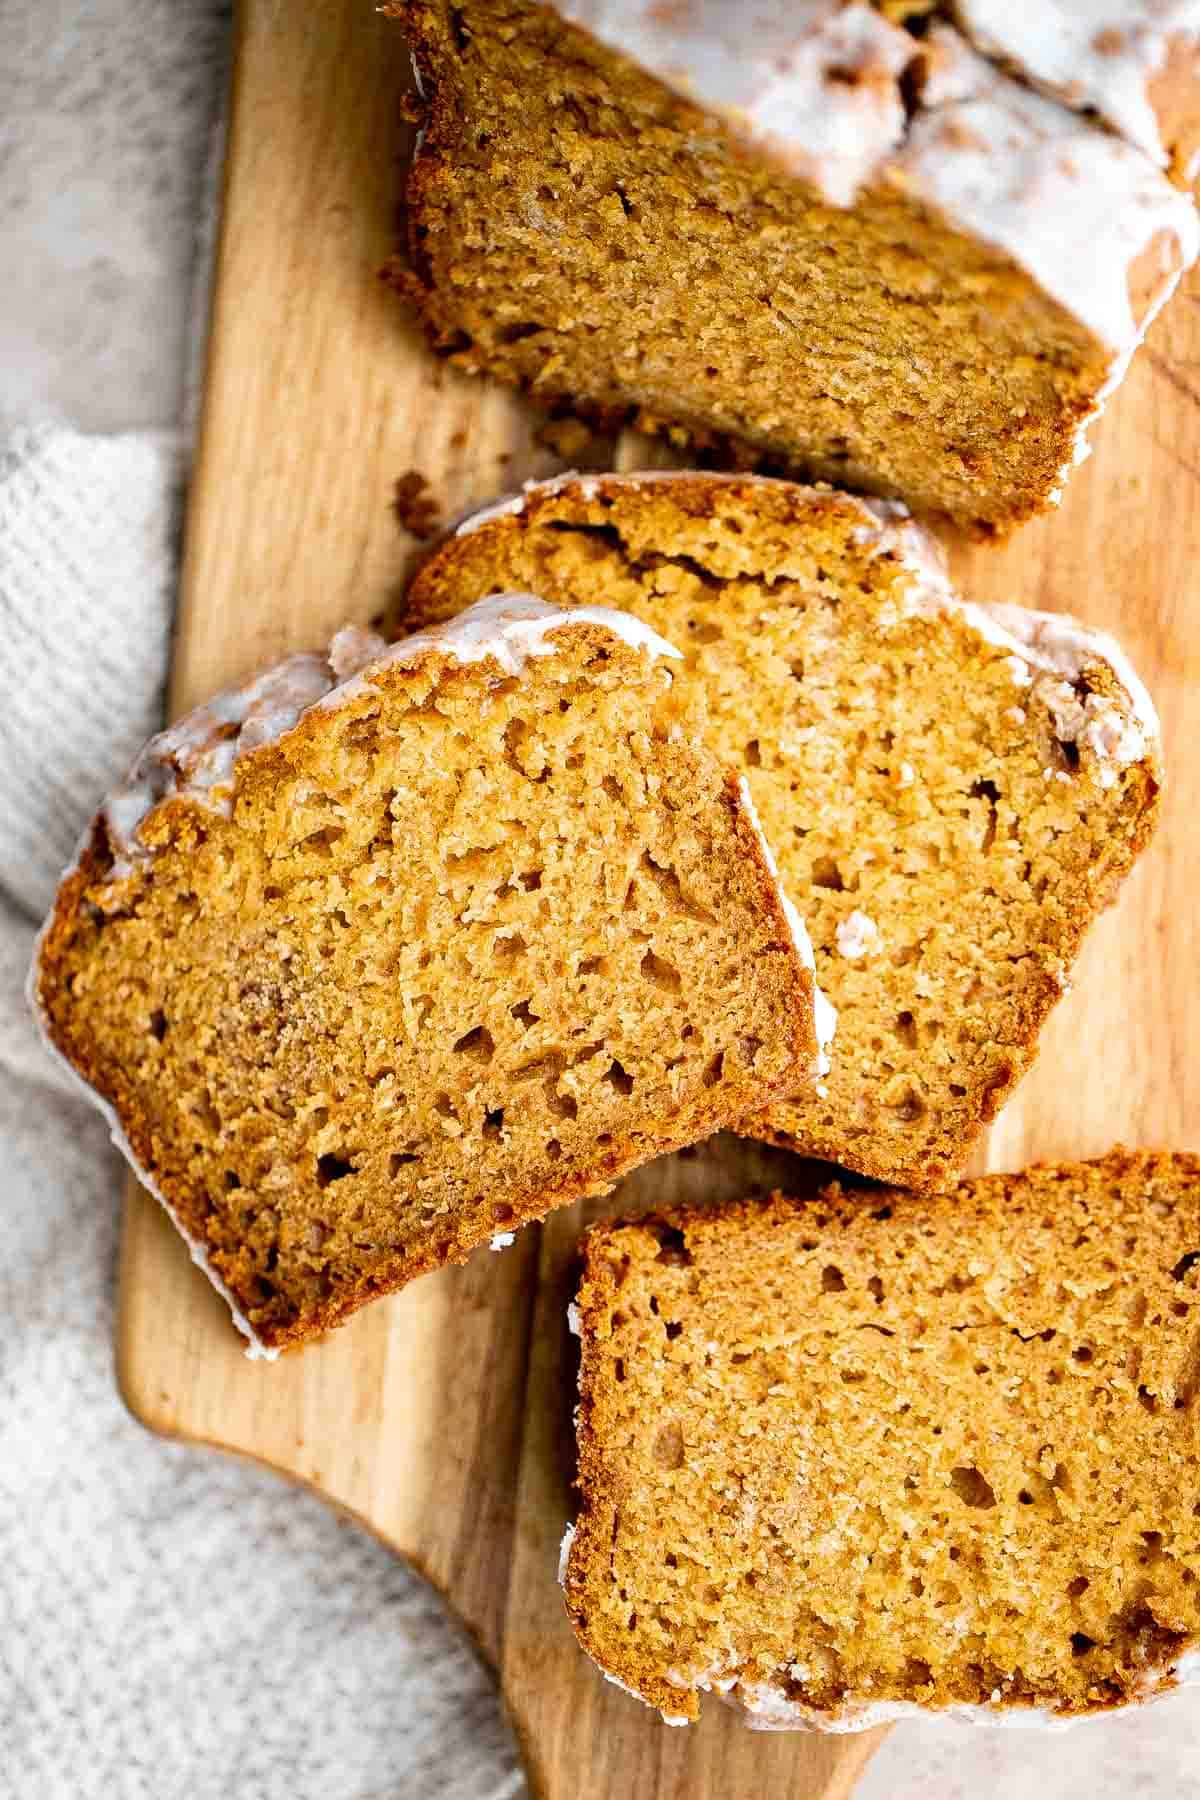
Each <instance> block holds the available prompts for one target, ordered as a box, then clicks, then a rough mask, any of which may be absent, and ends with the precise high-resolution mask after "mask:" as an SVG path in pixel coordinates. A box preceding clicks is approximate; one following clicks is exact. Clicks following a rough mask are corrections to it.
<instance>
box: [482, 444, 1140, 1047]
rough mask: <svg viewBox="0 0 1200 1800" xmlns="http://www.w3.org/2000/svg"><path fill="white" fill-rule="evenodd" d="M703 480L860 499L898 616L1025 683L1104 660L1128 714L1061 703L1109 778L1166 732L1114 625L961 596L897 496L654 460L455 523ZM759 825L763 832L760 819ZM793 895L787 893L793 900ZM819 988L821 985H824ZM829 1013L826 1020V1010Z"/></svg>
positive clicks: (1092, 700) (868, 541)
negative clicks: (934, 624)
mask: <svg viewBox="0 0 1200 1800" xmlns="http://www.w3.org/2000/svg"><path fill="white" fill-rule="evenodd" d="M697 480H702V481H706V482H717V483H721V482H724V483H726V484H728V485H730V486H738V485H740V484H742V483H745V482H747V481H750V482H753V483H755V484H758V485H762V486H767V487H782V488H787V489H789V490H790V491H791V492H793V493H795V494H797V495H800V496H806V497H809V498H811V499H813V500H828V499H830V498H836V499H837V500H838V501H839V502H840V503H843V504H845V505H847V506H851V507H854V508H855V509H856V510H858V511H859V512H860V513H861V514H862V515H863V524H862V525H861V526H858V527H856V528H855V531H854V536H855V539H856V541H857V542H858V543H860V544H862V545H864V546H866V547H869V548H871V549H872V550H874V552H875V553H876V554H878V555H892V556H895V557H897V558H898V559H900V560H901V561H902V562H903V563H904V564H905V565H906V567H907V568H908V569H909V570H910V571H911V573H912V575H913V577H914V579H913V583H912V586H911V588H910V589H909V591H908V592H907V594H905V595H904V597H903V600H902V602H901V607H900V610H899V612H898V614H897V617H898V618H899V617H903V616H908V615H911V614H913V613H927V614H934V615H936V614H944V613H954V614H957V615H958V616H959V617H960V618H962V619H963V620H964V622H965V623H966V624H968V625H970V626H971V627H972V629H973V630H975V631H977V632H978V633H979V635H980V636H981V637H983V638H985V639H986V640H987V642H988V643H990V644H994V645H996V646H997V648H999V649H1003V650H1006V651H1008V653H1009V672H1010V674H1011V676H1012V680H1013V683H1014V685H1015V686H1017V687H1030V686H1031V685H1033V684H1035V683H1036V682H1037V680H1038V676H1039V675H1054V676H1057V677H1058V678H1059V680H1060V681H1061V680H1064V679H1065V680H1066V681H1069V682H1078V681H1080V680H1081V678H1082V676H1083V674H1084V671H1085V670H1086V668H1087V666H1088V665H1089V664H1095V663H1106V664H1107V665H1108V667H1109V668H1110V669H1111V671H1112V673H1113V675H1114V677H1115V678H1116V680H1117V682H1118V684H1119V685H1120V686H1121V687H1122V688H1123V689H1124V690H1125V695H1126V701H1127V706H1128V716H1127V715H1126V713H1125V710H1124V709H1123V708H1122V707H1121V706H1120V705H1119V704H1114V701H1113V700H1112V699H1109V698H1106V697H1105V696H1103V695H1088V696H1086V697H1084V698H1083V699H1082V700H1081V699H1080V698H1079V696H1073V698H1074V700H1075V701H1076V703H1077V704H1078V705H1079V706H1081V707H1082V716H1081V717H1079V718H1078V719H1075V717H1074V715H1073V714H1072V715H1069V716H1068V715H1067V713H1066V712H1065V709H1064V708H1063V707H1062V705H1061V704H1060V707H1059V711H1060V714H1061V716H1062V718H1063V720H1064V721H1065V722H1066V726H1067V728H1068V729H1071V728H1074V730H1075V735H1074V736H1072V737H1068V738H1066V739H1064V741H1066V742H1079V743H1083V744H1085V745H1087V747H1088V748H1089V749H1091V750H1092V751H1093V752H1094V754H1095V757H1096V770H1097V777H1098V779H1099V781H1100V783H1101V785H1102V786H1105V787H1111V786H1112V785H1114V783H1115V781H1116V779H1117V771H1118V769H1120V768H1122V767H1127V766H1129V765H1130V764H1131V763H1135V762H1140V761H1141V760H1142V758H1143V757H1144V756H1146V755H1147V754H1148V753H1149V751H1150V749H1151V747H1152V746H1153V745H1154V744H1156V743H1157V741H1158V739H1159V735H1160V733H1159V724H1158V717H1157V715H1156V713H1155V710H1154V703H1153V701H1152V700H1151V698H1150V695H1149V694H1148V693H1147V691H1146V688H1145V686H1144V684H1143V683H1142V681H1141V680H1140V678H1139V677H1138V674H1137V672H1136V670H1135V669H1134V667H1133V665H1132V663H1131V662H1130V661H1129V658H1128V657H1127V656H1126V654H1125V652H1124V651H1123V650H1122V648H1121V646H1120V645H1119V644H1118V643H1117V641H1116V639H1115V638H1113V637H1110V636H1109V635H1108V633H1107V632H1103V631H1097V630H1094V629H1093V628H1092V627H1091V626H1088V625H1084V624H1082V623H1081V622H1080V621H1079V620H1078V619H1075V618H1072V617H1071V616H1070V615H1069V614H1066V613H1046V612H1035V611H1033V610H1032V609H1031V608H1029V607H1025V606H1013V605H1009V604H1005V603H1004V602H1001V601H994V602H989V603H986V604H978V603H975V602H973V601H969V600H961V599H960V598H959V597H958V595H957V594H956V593H955V591H954V588H953V587H952V586H951V583H950V579H949V576H948V574H947V572H946V565H945V560H944V557H943V554H942V551H941V548H940V546H939V545H938V544H937V542H936V540H935V539H934V538H932V537H931V536H930V535H929V533H928V532H926V531H924V530H923V529H922V528H921V527H920V526H919V525H917V524H915V523H914V521H913V520H912V519H911V518H910V517H909V515H908V511H907V508H905V507H904V506H902V505H901V504H900V503H899V502H896V501H880V500H867V499H863V498H862V497H860V496H859V495H856V494H842V493H835V490H832V489H826V488H813V487H802V486H800V485H798V484H796V483H794V482H788V481H783V480H780V479H779V478H778V477H775V476H763V475H757V476H747V475H726V476H719V475H707V474H705V475H700V474H698V473H697V472H696V471H694V470H684V469H656V470H648V471H646V472H644V473H641V474H632V473H631V474H624V475H605V476H603V477H600V476H594V475H589V476H586V477H579V476H576V475H571V474H566V475H558V476H555V477H554V479H553V480H551V481H544V482H527V483H526V485H525V488H524V489H523V491H522V492H521V493H520V494H516V495H512V496H510V497H509V498H507V499H505V500H504V501H502V502H501V503H500V504H499V505H497V506H491V507H486V508H484V509H483V511H481V512H477V513H473V514H471V515H470V516H469V517H468V518H466V519H464V520H463V521H462V523H461V524H460V525H459V526H458V528H457V532H456V536H459V537H463V536H467V535H469V534H470V533H471V532H474V531H478V530H480V529H481V528H482V527H483V526H485V525H487V524H489V523H491V522H492V521H494V520H496V519H499V518H504V517H510V516H511V517H516V516H519V515H520V514H521V513H522V512H524V511H525V509H526V507H527V506H529V505H531V504H533V503H535V502H536V501H537V500H538V499H539V498H553V497H554V496H555V495H558V494H563V493H567V492H568V491H570V490H571V489H572V488H576V489H577V490H578V492H579V496H580V498H581V499H583V500H585V501H589V502H590V501H592V500H595V499H598V498H599V497H600V496H601V495H602V494H603V493H604V492H606V491H607V490H609V489H613V488H616V489H620V488H626V489H628V488H635V489H636V488H639V487H642V486H644V485H646V484H648V483H651V482H670V481H685V482H687V481H697ZM1035 697H1036V698H1039V699H1042V700H1043V701H1044V702H1046V701H1048V693H1047V690H1046V688H1045V684H1039V685H1038V687H1037V692H1036V695H1035ZM751 806H753V802H751ZM756 823H757V817H756ZM759 830H760V833H761V825H760V826H759ZM769 855H770V850H769V846H768V856H769ZM772 867H774V864H772ZM787 904H788V902H787V901H786V899H785V905H787ZM801 929H803V927H801ZM806 935H807V934H806ZM797 949H798V950H799V953H800V955H801V957H802V958H803V957H804V950H803V946H802V945H801V944H800V943H799V942H798V943H797ZM817 993H818V994H820V990H819V989H818V990H817ZM825 1007H828V1002H827V1001H826V1000H825V998H824V996H823V995H820V1000H819V1001H816V1000H814V1011H815V1012H817V1013H818V1014H819V1015H820V1014H822V1012H823V1009H824V1008H825ZM828 1011H829V1013H830V1014H832V1023H833V1025H836V1018H837V1015H836V1013H835V1012H834V1011H833V1008H832V1007H829V1008H828ZM825 1017H826V1020H827V1017H828V1015H825ZM817 1029H818V1037H819V1038H820V1035H821V1030H822V1017H821V1016H818V1018H817ZM830 1041H831V1040H830Z"/></svg>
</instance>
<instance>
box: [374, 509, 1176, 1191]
mask: <svg viewBox="0 0 1200 1800" xmlns="http://www.w3.org/2000/svg"><path fill="white" fill-rule="evenodd" d="M506 587H521V588H525V589H529V590H530V591H531V592H534V593H540V594H544V595H546V596H547V597H548V598H549V599H551V600H553V601H555V602H556V603H560V604H567V603H570V602H572V601H589V602H592V601H597V600H601V599H602V600H603V601H604V602H605V603H608V604H613V605H617V606H620V607H623V608H625V609H627V610H628V611H629V612H632V613H635V614H636V615H637V616H638V618H640V619H642V620H643V621H644V622H645V623H646V624H648V625H650V626H651V627H652V628H653V629H654V630H656V631H659V632H661V633H662V634H663V635H664V636H665V637H667V638H668V639H670V641H671V642H672V643H676V644H679V645H680V646H682V647H683V648H684V649H685V651H686V672H687V674H688V675H690V676H691V677H693V678H694V679H695V680H696V681H697V682H698V684H699V685H700V686H702V687H703V688H704V689H705V691H706V693H707V696H708V701H709V709H710V717H711V743H712V746H713V748H714V749H715V750H716V751H717V753H718V754H719V755H720V756H721V757H723V758H724V759H726V760H727V761H730V762H738V763H740V764H741V766H742V768H743V769H744V771H745V775H746V779H747V781H748V782H749V785H750V789H751V792H752V793H753V796H754V801H755V805H756V806H757V808H758V810H759V813H760V814H761V817H762V820H763V824H764V827H765V829H766V833H767V837H768V839H769V841H770V843H771V845H772V847H773V849H774V851H775V854H776V856H777V858H778V860H779V865H780V869H781V871H782V876H783V881H784V886H785V888H786V889H787V891H788V892H789V893H791V894H792V895H793V897H794V898H795V899H796V900H797V902H798V903H799V904H800V905H801V909H802V911H803V912H804V915H805V922H806V924H807V926H808V928H809V930H810V931H811V932H812V935H813V941H814V946H815V949H816V955H817V963H818V981H819V983H820V985H821V987H822V989H823V990H824V991H825V992H826V993H827V994H828V995H829V997H830V999H831V1000H832V1002H833V1004H834V1005H835V1006H836V1007H837V1008H838V1010H839V1012H840V1015H841V1022H840V1025H839V1030H838V1039H837V1050H836V1054H835V1056H834V1059H833V1069H832V1072H831V1073H830V1075H829V1077H828V1079H827V1081H826V1082H824V1083H823V1084H822V1085H821V1086H820V1087H819V1088H817V1089H812V1090H809V1091H807V1092H805V1093H803V1094H801V1095H799V1096H797V1097H796V1098H794V1099H788V1100H782V1101H779V1102H776V1103H774V1104H772V1106H771V1108H770V1109H769V1111H768V1112H767V1113H766V1114H765V1115H764V1116H763V1117H762V1118H761V1119H760V1120H759V1121H758V1123H757V1125H756V1126H754V1127H753V1129H754V1130H755V1132H756V1133H757V1134H758V1135H760V1136H766V1137H770V1138H771V1139H773V1140H774V1141H775V1142H777V1143H781V1144H784V1145H787V1146H791V1147H793V1148H795V1149H798V1150H800V1151H801V1152H803V1153H804V1154H806V1155H810V1156H815V1157H820V1158H823V1159H825V1160H827V1161H831V1162H837V1163H840V1164H842V1165H843V1166H845V1167H847V1168H850V1169H854V1170H857V1171H860V1172H862V1173H864V1174H867V1175H873V1176H876V1177H878V1178H879V1179H881V1180H886V1181H894V1182H897V1183H898V1184H900V1185H902V1186H906V1187H926V1188H930V1187H933V1188H936V1187H938V1186H941V1185H943V1184H944V1183H945V1181H946V1180H947V1179H948V1178H951V1177H953V1176H954V1175H955V1174H957V1172H958V1171H959V1170H960V1169H961V1168H962V1166H963V1164H964V1162H965V1160H966V1158H967V1155H968V1153H969V1151H970V1148H971V1145H972V1143H973V1142H974V1140H975V1138H976V1137H977V1135H978V1133H979V1130H980V1128H981V1126H982V1125H983V1124H984V1123H985V1122H986V1121H987V1120H989V1119H990V1118H992V1117H993V1116H994V1114H995V1113H996V1111H997V1109H998V1108H999V1106H1000V1105H1001V1104H1002V1103H1003V1101H1004V1100H1005V1098H1006V1097H1007V1095H1008V1094H1009V1092H1010V1091H1011V1089H1012V1087H1013V1084H1014V1083H1015V1082H1016V1080H1017V1079H1018V1077H1019V1076H1020V1075H1021V1074H1022V1072H1023V1071H1024V1070H1025V1069H1026V1068H1027V1067H1028V1066H1029V1063H1030V1061H1031V1059H1032V1057H1033V1054H1034V1048H1035V1042H1036V1038H1037V1034H1038V1031H1039V1029H1040V1028H1041V1025H1042V1023H1043V1021H1044V1019H1045V1017H1046V1015H1047V1013H1048V1012H1049V1010H1050V1008H1051V1006H1053V1005H1054V1003H1055V1001H1056V1000H1057V999H1058V998H1059V996H1060V995H1061V994H1062V992H1063V990H1064V988H1065V987H1066V985H1067V981H1068V977H1069V973H1070V968H1071V964H1072V962H1073V961H1074V959H1075V956H1076V953H1077V952H1078V950H1079V946H1080V942H1081V939H1082V937H1083V934H1084V932H1085V931H1086V929H1087V926H1088V924H1089V923H1090V922H1091V920H1092V919H1093V918H1094V917H1095V915H1096V913H1097V912H1098V911H1099V910H1100V908H1101V907H1103V906H1104V905H1106V904H1107V903H1108V902H1109V901H1110V900H1111V899H1112V898H1113V896H1114V895H1115V893H1116V890H1117V888H1118V885H1119V883H1120V881H1121V878H1122V877H1123V876H1124V875H1125V874H1126V873H1127V871H1128V870H1129V868H1130V866H1131V864H1132V862H1133V860H1134V858H1135V857H1136V856H1137V854H1138V852H1139V851H1140V850H1141V849H1142V847H1143V846H1144V845H1145V843H1146V841H1147V839H1148V837H1149V835H1150V831H1151V827H1152V825H1153V822H1154V819H1155V816H1156V812H1157V806H1158V789H1159V780H1160V774H1161V770H1160V763H1159V754H1158V744H1157V727H1156V724H1155V720H1154V711H1153V708H1152V707H1151V705H1150V701H1149V698H1148V696H1147V695H1146V693H1145V691H1144V689H1143V688H1142V686H1141V684H1140V682H1139V681H1138V679H1137V677H1136V675H1135V674H1134V673H1133V671H1132V670H1131V669H1130V667H1129V665H1128V663H1127V662H1126V661H1125V659H1124V658H1123V657H1122V655H1121V653H1120V651H1119V650H1118V649H1117V647H1116V646H1115V645H1114V644H1113V643H1112V641H1111V639H1108V638H1105V637H1103V636H1102V635H1100V634H1099V633H1094V632H1090V631H1088V630H1086V629H1085V628H1084V627H1083V626H1080V625H1077V624H1076V623H1075V622H1074V621H1072V620H1070V619H1065V618H1062V617H1060V616H1057V615H1055V616H1051V615H1048V614H1043V613H1033V612H1027V611H1025V610H1024V609H1023V608H1020V607H1000V608H983V607H978V606H968V605H964V604H962V603H960V602H959V601H958V600H957V599H955V597H954V595H953V594H952V592H951V590H950V588H949V586H948V585H947V582H946V578H945V574H944V572H943V570H942V568H941V565H940V561H939V560H938V555H937V551H936V549H935V547H934V545H933V543H932V541H931V540H930V539H929V538H928V537H926V536H925V535H924V534H923V533H921V532H920V531H918V530H917V529H916V528H915V527H914V526H913V525H912V524H911V523H910V522H909V521H907V520H906V519H905V518H904V516H903V512H902V509H901V510H900V511H897V509H896V508H894V507H888V506H882V507H881V506H879V505H877V504H868V503H865V502H863V501H859V500H854V499H851V498H849V497H848V496H846V495H841V494H836V493H832V492H828V491H825V492H821V491H816V490H813V489H806V488H798V487H794V486H790V485H788V484H787V483H783V482H771V481H762V480H758V481H755V480H753V479H749V478H746V477H741V478H722V477H712V476H700V475H676V476H669V475H660V476H641V477H637V476H634V477H607V476H606V477H602V478H598V477H585V478H583V479H576V480H571V479H563V480H561V481H558V482H553V483H550V484H548V485H544V486H542V487H538V488H532V489H529V490H527V491H526V493H525V494H524V495H523V496H521V497H519V498H518V499H516V500H514V501H510V502H507V503H505V504H503V505H501V506H499V507H496V508H493V509H492V510H491V511H489V512H486V513H483V514H480V515H478V517H477V518H476V519H474V520H471V521H468V522H467V523H466V524H465V525H464V526H462V527H461V529H460V531H459V533H458V535H457V536H455V537H453V538H451V539H450V540H449V541H448V542H447V543H446V544H445V545H444V546H443V547H442V548H441V549H440V550H439V551H438V552H437V553H436V554H435V555H434V556H433V558H432V560H431V561H429V562H428V563H427V564H426V566H425V567H424V569H423V570H422V571H421V572H420V573H419V575H418V577H417V579H416V582H415V584H414V586H413V587H412V589H411V592H410V594H409V597H408V602H407V611H406V614H405V617H406V620H407V622H408V624H409V625H410V626H411V624H414V623H424V622H427V621H429V620H432V619H439V618H445V617H446V616H448V615H449V614H452V613H453V612H455V611H456V610H457V609H458V608H459V607H462V606H465V605H467V604H468V603H469V602H471V601H473V600H475V599H477V598H478V597H479V596H480V595H482V594H487V593H489V592H491V591H492V590H493V589H497V588H506Z"/></svg>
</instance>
